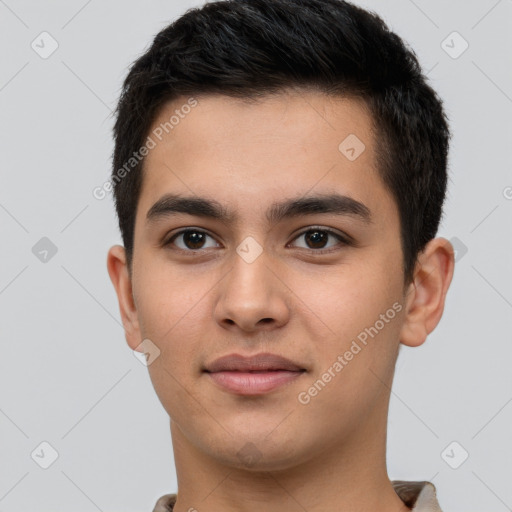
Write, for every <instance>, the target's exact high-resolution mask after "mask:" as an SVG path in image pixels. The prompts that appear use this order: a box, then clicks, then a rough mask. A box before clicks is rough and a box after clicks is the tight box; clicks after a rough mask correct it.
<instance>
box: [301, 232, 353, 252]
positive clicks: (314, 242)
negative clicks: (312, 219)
mask: <svg viewBox="0 0 512 512" xmlns="http://www.w3.org/2000/svg"><path fill="white" fill-rule="evenodd" d="M300 238H303V239H304V241H305V244H306V245H305V246H302V248H303V249H309V250H311V251H313V252H318V253H322V252H330V251H332V250H336V249H338V248H340V246H344V245H348V244H349V242H348V240H346V239H345V238H344V237H343V236H341V235H340V234H338V233H336V232H334V231H332V230H330V229H322V228H310V229H308V230H307V231H303V232H302V233H301V234H299V235H298V236H297V237H296V238H295V240H298V239H300ZM329 238H331V239H332V238H334V239H335V240H336V241H337V243H334V244H332V243H331V245H328V243H329ZM296 247H297V246H296ZM299 247H300V246H299Z"/></svg>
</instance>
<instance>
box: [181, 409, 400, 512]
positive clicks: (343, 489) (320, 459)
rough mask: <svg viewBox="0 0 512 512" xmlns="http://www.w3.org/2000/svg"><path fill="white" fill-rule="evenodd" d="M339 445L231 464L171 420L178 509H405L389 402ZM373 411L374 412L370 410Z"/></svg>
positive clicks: (226, 511) (234, 511)
mask: <svg viewBox="0 0 512 512" xmlns="http://www.w3.org/2000/svg"><path fill="white" fill-rule="evenodd" d="M383 405H385V410H384V414H382V412H383V411H380V414H379V411H374V412H375V414H378V415H379V416H380V421H379V422H378V425H379V427H378V428H376V423H375V421H376V420H377V419H376V418H375V417H371V418H367V421H365V422H364V424H363V425H359V426H358V428H356V429H354V431H353V432H352V433H351V435H350V436H347V437H346V438H344V439H343V442H340V443H338V444H337V445H336V446H332V445H328V446H325V447H324V449H323V450H313V451H314V452H315V453H314V455H313V456H309V457H304V458H303V459H302V460H300V461H298V460H297V461H294V462H288V463H285V464H281V466H280V467H279V468H277V466H276V468H271V469H270V470H267V469H265V470H262V469H258V468H257V465H255V466H254V467H253V468H252V469H246V468H242V469H240V468H239V467H237V466H238V465H237V464H233V465H230V464H229V462H225V461H219V460H218V459H217V458H215V457H212V456H211V455H209V454H208V453H205V452H204V451H202V450H199V449H198V448H197V447H196V446H195V445H194V444H192V443H191V442H190V441H189V440H188V439H187V438H186V437H185V436H184V435H183V432H182V431H181V430H180V428H179V426H178V425H177V424H176V423H174V422H172V421H171V434H172V442H173V448H174V457H175V464H176V473H177V479H178V497H177V501H176V505H175V507H174V512H194V511H196V512H202V511H206V510H208V512H261V511H262V510H265V511H266V512H282V511H283V510H289V511H295V510H297V511H304V510H307V511H308V512H320V511H322V512H324V511H325V510H333V511H334V510H336V511H343V512H370V511H372V512H373V511H375V510H379V511H380V512H399V511H401V512H405V511H409V510H410V509H409V508H408V507H406V506H405V505H404V503H403V502H402V500H400V498H399V497H398V495H397V494H396V492H395V491H394V489H393V486H392V484H391V482H390V480H389V478H388V475H387V470H386V425H387V421H386V420H387V404H383ZM371 416H373V415H371Z"/></svg>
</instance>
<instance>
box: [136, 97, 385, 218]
mask: <svg viewBox="0 0 512 512" xmlns="http://www.w3.org/2000/svg"><path fill="white" fill-rule="evenodd" d="M190 105H194V106H192V107H191V106H190ZM372 121H373V120H372V117H371V114H370V113H369V111H368V109H367V108H366V105H365V103H364V102H363V101H362V100H360V99H356V98H348V97H339V96H338V97H332V96H331V97H329V96H327V95H325V94H323V93H320V92H312V91H305V90H302V91H287V92H281V93H279V94H275V95H269V96H265V97H263V98H259V99H258V100H245V99H238V98H230V97H227V96H224V95H205V96H196V97H194V98H193V99H192V98H188V97H182V98H179V99H177V100H174V101H172V102H169V103H167V104H165V105H164V106H163V108H162V109H161V110H160V112H159V115H158V116H157V118H156V119H155V121H154V123H153V126H152V128H151V130H150V133H149V136H150V137H151V138H152V140H153V143H154V148H153V149H151V151H150V152H149V154H148V155H147V157H146V159H145V163H144V177H143V186H142V192H141V197H140V202H139V207H140V214H142V215H146V213H147V212H148V210H149V209H150V208H151V206H152V205H153V204H154V203H155V202H156V201H157V200H158V199H159V198H160V197H161V196H162V195H163V194H165V193H168V192H172V193H175V194H182V195H186V196H191V195H197V196H201V197H205V196H210V197H212V196H215V199H216V200H217V201H220V202H221V203H223V204H226V205H229V204H230V205H231V206H233V208H232V209H233V210H240V211H241V210H244V209H245V210H247V212H251V213H252V214H253V215H254V213H255V212H256V211H258V209H259V208H260V207H263V204H264V203H266V202H268V203H271V202H272V203H274V202H275V199H276V197H297V196H300V195H305V194H306V193H308V192H317V193H320V194H329V193H332V192H337V193H343V194H345V195H349V196H351V197H353V198H354V199H356V200H359V201H360V202H362V203H367V202H370V203H372V202H373V203H375V199H379V198H381V199H383V200H386V199H388V200H389V199H390V198H389V195H387V191H386V190H385V188H384V186H383V184H382V182H381V179H380V176H379V174H378V172H377V163H376V161H375V133H374V130H373V122H372ZM356 196H357V197H356ZM381 196H382V197H381ZM267 200H268V201H267ZM374 207H376V208H378V207H379V206H378V205H374Z"/></svg>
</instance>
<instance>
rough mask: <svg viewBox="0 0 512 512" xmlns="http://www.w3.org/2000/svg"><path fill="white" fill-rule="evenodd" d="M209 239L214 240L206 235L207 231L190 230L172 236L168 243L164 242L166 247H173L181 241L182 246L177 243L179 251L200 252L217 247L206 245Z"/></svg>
mask: <svg viewBox="0 0 512 512" xmlns="http://www.w3.org/2000/svg"><path fill="white" fill-rule="evenodd" d="M207 238H211V239H212V240H213V237H212V236H210V235H209V234H208V233H206V231H202V230H200V229H194V228H189V229H184V230H182V231H179V232H178V233H175V234H174V235H172V236H171V237H170V238H169V239H168V240H167V241H166V242H164V245H165V246H168V245H173V244H174V241H175V240H179V241H180V242H181V244H180V243H177V244H175V245H176V246H177V247H178V249H180V250H182V251H187V252H192V251H200V250H202V249H208V248H210V247H215V245H210V246H207V245H205V241H206V239H207Z"/></svg>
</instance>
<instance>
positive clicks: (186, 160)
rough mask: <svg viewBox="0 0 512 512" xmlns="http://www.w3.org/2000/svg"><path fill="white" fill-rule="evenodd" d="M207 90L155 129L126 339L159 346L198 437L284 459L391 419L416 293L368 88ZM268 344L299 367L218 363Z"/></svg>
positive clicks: (158, 378) (163, 377) (260, 461)
mask: <svg viewBox="0 0 512 512" xmlns="http://www.w3.org/2000/svg"><path fill="white" fill-rule="evenodd" d="M197 100H198V103H197V105H196V106H195V107H194V108H191V109H188V108H186V109H183V108H182V106H183V105H186V104H187V98H185V99H183V100H180V101H174V102H173V103H169V104H168V105H166V107H165V108H164V109H163V110H162V111H161V113H160V115H159V117H158V119H156V121H155V123H154V127H153V129H152V132H153V133H158V134H159V137H155V136H154V135H153V136H152V138H153V140H154V142H156V145H155V147H154V148H153V149H151V151H150V152H149V154H148V156H147V157H146V161H145V171H144V177H143V186H142V191H141V194H140V199H139V204H138V210H137V216H136V225H135V243H134V253H133V267H132V278H131V282H130V286H131V294H132V295H133V313H132V317H131V319H129V320H127V322H128V323H130V327H129V328H127V339H128V342H129V344H130V346H131V347H132V348H133V349H136V348H137V347H138V346H139V344H140V343H141V340H143V339H149V340H151V347H156V348H152V349H151V350H150V352H151V351H154V353H158V351H160V352H159V355H158V357H156V359H155V360H154V361H153V362H151V364H150V365H149V372H150V376H151V379H152V382H153V385H154V387H155V390H156V392H157V394H158V397H159V399H160V401H161V403H162V404H163V406H164V408H165V409H166V411H167V412H168V414H169V415H170V417H171V419H172V421H173V425H174V426H175V427H176V429H177V430H176V432H179V433H180V435H181V436H183V439H186V440H187V442H188V443H190V444H191V445H194V446H195V447H197V448H198V449H199V450H201V451H202V452H203V453H205V454H207V455H211V456H212V457H215V458H216V459H218V460H222V461H224V462H226V463H228V464H231V465H234V466H237V465H238V466H239V465H241V464H242V465H243V464H244V463H246V462H247V456H248V457H249V458H251V457H252V459H251V460H253V463H254V464H255V467H256V466H257V467H259V468H266V469H278V468H285V467H287V466H289V465H292V464H296V463H298V462H300V461H305V460H308V459H310V458H313V457H316V456H318V455H319V454H322V453H323V454H325V453H330V452H331V451H332V450H333V447H335V446H337V445H339V443H340V441H343V440H348V439H350V438H354V437H355V436H357V435H358V432H359V433H360V432H362V431H363V430H364V429H363V428H362V426H364V425H367V424H369V423H370V422H372V421H373V422H375V421H379V422H380V421H384V420H385V418H384V416H385V406H386V400H387V399H388V398H389V396H388V395H389V388H388V387H387V385H385V383H387V384H388V385H390V383H391V380H392V374H393V369H394V364H395V360H396V356H397V350H398V347H399V343H400V331H401V328H402V325H403V320H404V310H405V300H406V295H405V293H404V281H403V270H402V268H403V267H402V265H403V256H402V251H401V244H400V223H399V216H398V210H397V207H396V204H395V202H394V201H393V199H392V197H391V195H390V193H389V192H388V191H387V190H386V188H385V187H384V185H383V183H382V181H381V179H380V177H379V174H378V172H377V162H376V160H375V133H374V132H373V131H372V122H371V117H370V114H369V113H368V112H367V111H366V109H365V108H364V105H363V104H362V103H361V102H360V101H359V100H356V99H348V98H336V99H334V98H328V97H327V96H325V95H323V94H321V93H319V92H306V91H303V92H300V93H299V92H296V91H294V92H287V93H282V94H279V95H276V96H268V97H266V98H265V99H264V100H260V101H258V102H257V103H255V102H253V103H250V102H244V101H242V100H238V99H232V98H228V97H223V96H214V95H210V96H204V97H197ZM176 110H178V111H180V112H181V113H182V116H180V120H179V123H176V124H175V125H174V126H173V128H172V130H169V129H168V132H169V133H166V132H165V130H164V131H163V133H162V130H161V129H160V130H159V131H158V127H159V126H161V125H162V123H165V122H168V121H169V119H170V118H171V116H173V115H174V114H175V111H176ZM185 111H186V112H188V113H187V114H186V115H184V114H183V112H185ZM155 129H156V130H157V131H156V132H154V131H153V130H155ZM159 138H161V140H159ZM183 198H189V199H190V201H188V202H180V201H179V199H183ZM200 200H201V201H200ZM279 205H280V206H279ZM125 324H126V321H125ZM145 343H147V342H145ZM148 346H149V345H148ZM262 353H264V354H272V355H274V356H280V357H283V358H286V359H288V360H289V361H290V362H291V363H293V364H294V365H295V366H294V367H293V368H294V369H293V368H292V369H290V368H288V370H286V368H283V367H284V366H285V365H281V368H280V369H279V368H273V369H271V368H270V366H271V365H270V362H272V361H273V360H272V359H269V358H268V357H267V356H265V357H263V363H262V367H261V370H260V373H259V374H255V373H252V372H253V370H254V368H252V369H251V370H250V371H249V370H247V368H248V367H246V370H247V371H238V375H234V373H236V372H234V371H232V369H231V371H230V368H226V367H223V368H221V369H224V370H225V371H220V370H219V371H218V372H207V371H205V369H207V368H210V369H211V368H212V364H213V363H214V362H215V360H216V359H218V358H219V357H222V356H227V355H232V354H238V355H241V356H246V357H250V356H254V355H258V354H262ZM265 361H266V362H267V363H268V364H267V366H266V367H265V364H266V363H265ZM253 362H254V361H253ZM274 362H275V361H274ZM249 363H250V361H249ZM260 363H261V361H260ZM279 364H280V363H279ZM279 364H278V365H277V366H279ZM274 366H275V365H274ZM279 370H280V371H279ZM299 370H300V371H299ZM248 374H249V375H248ZM377 416H378V418H377ZM244 461H245V462H244Z"/></svg>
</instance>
